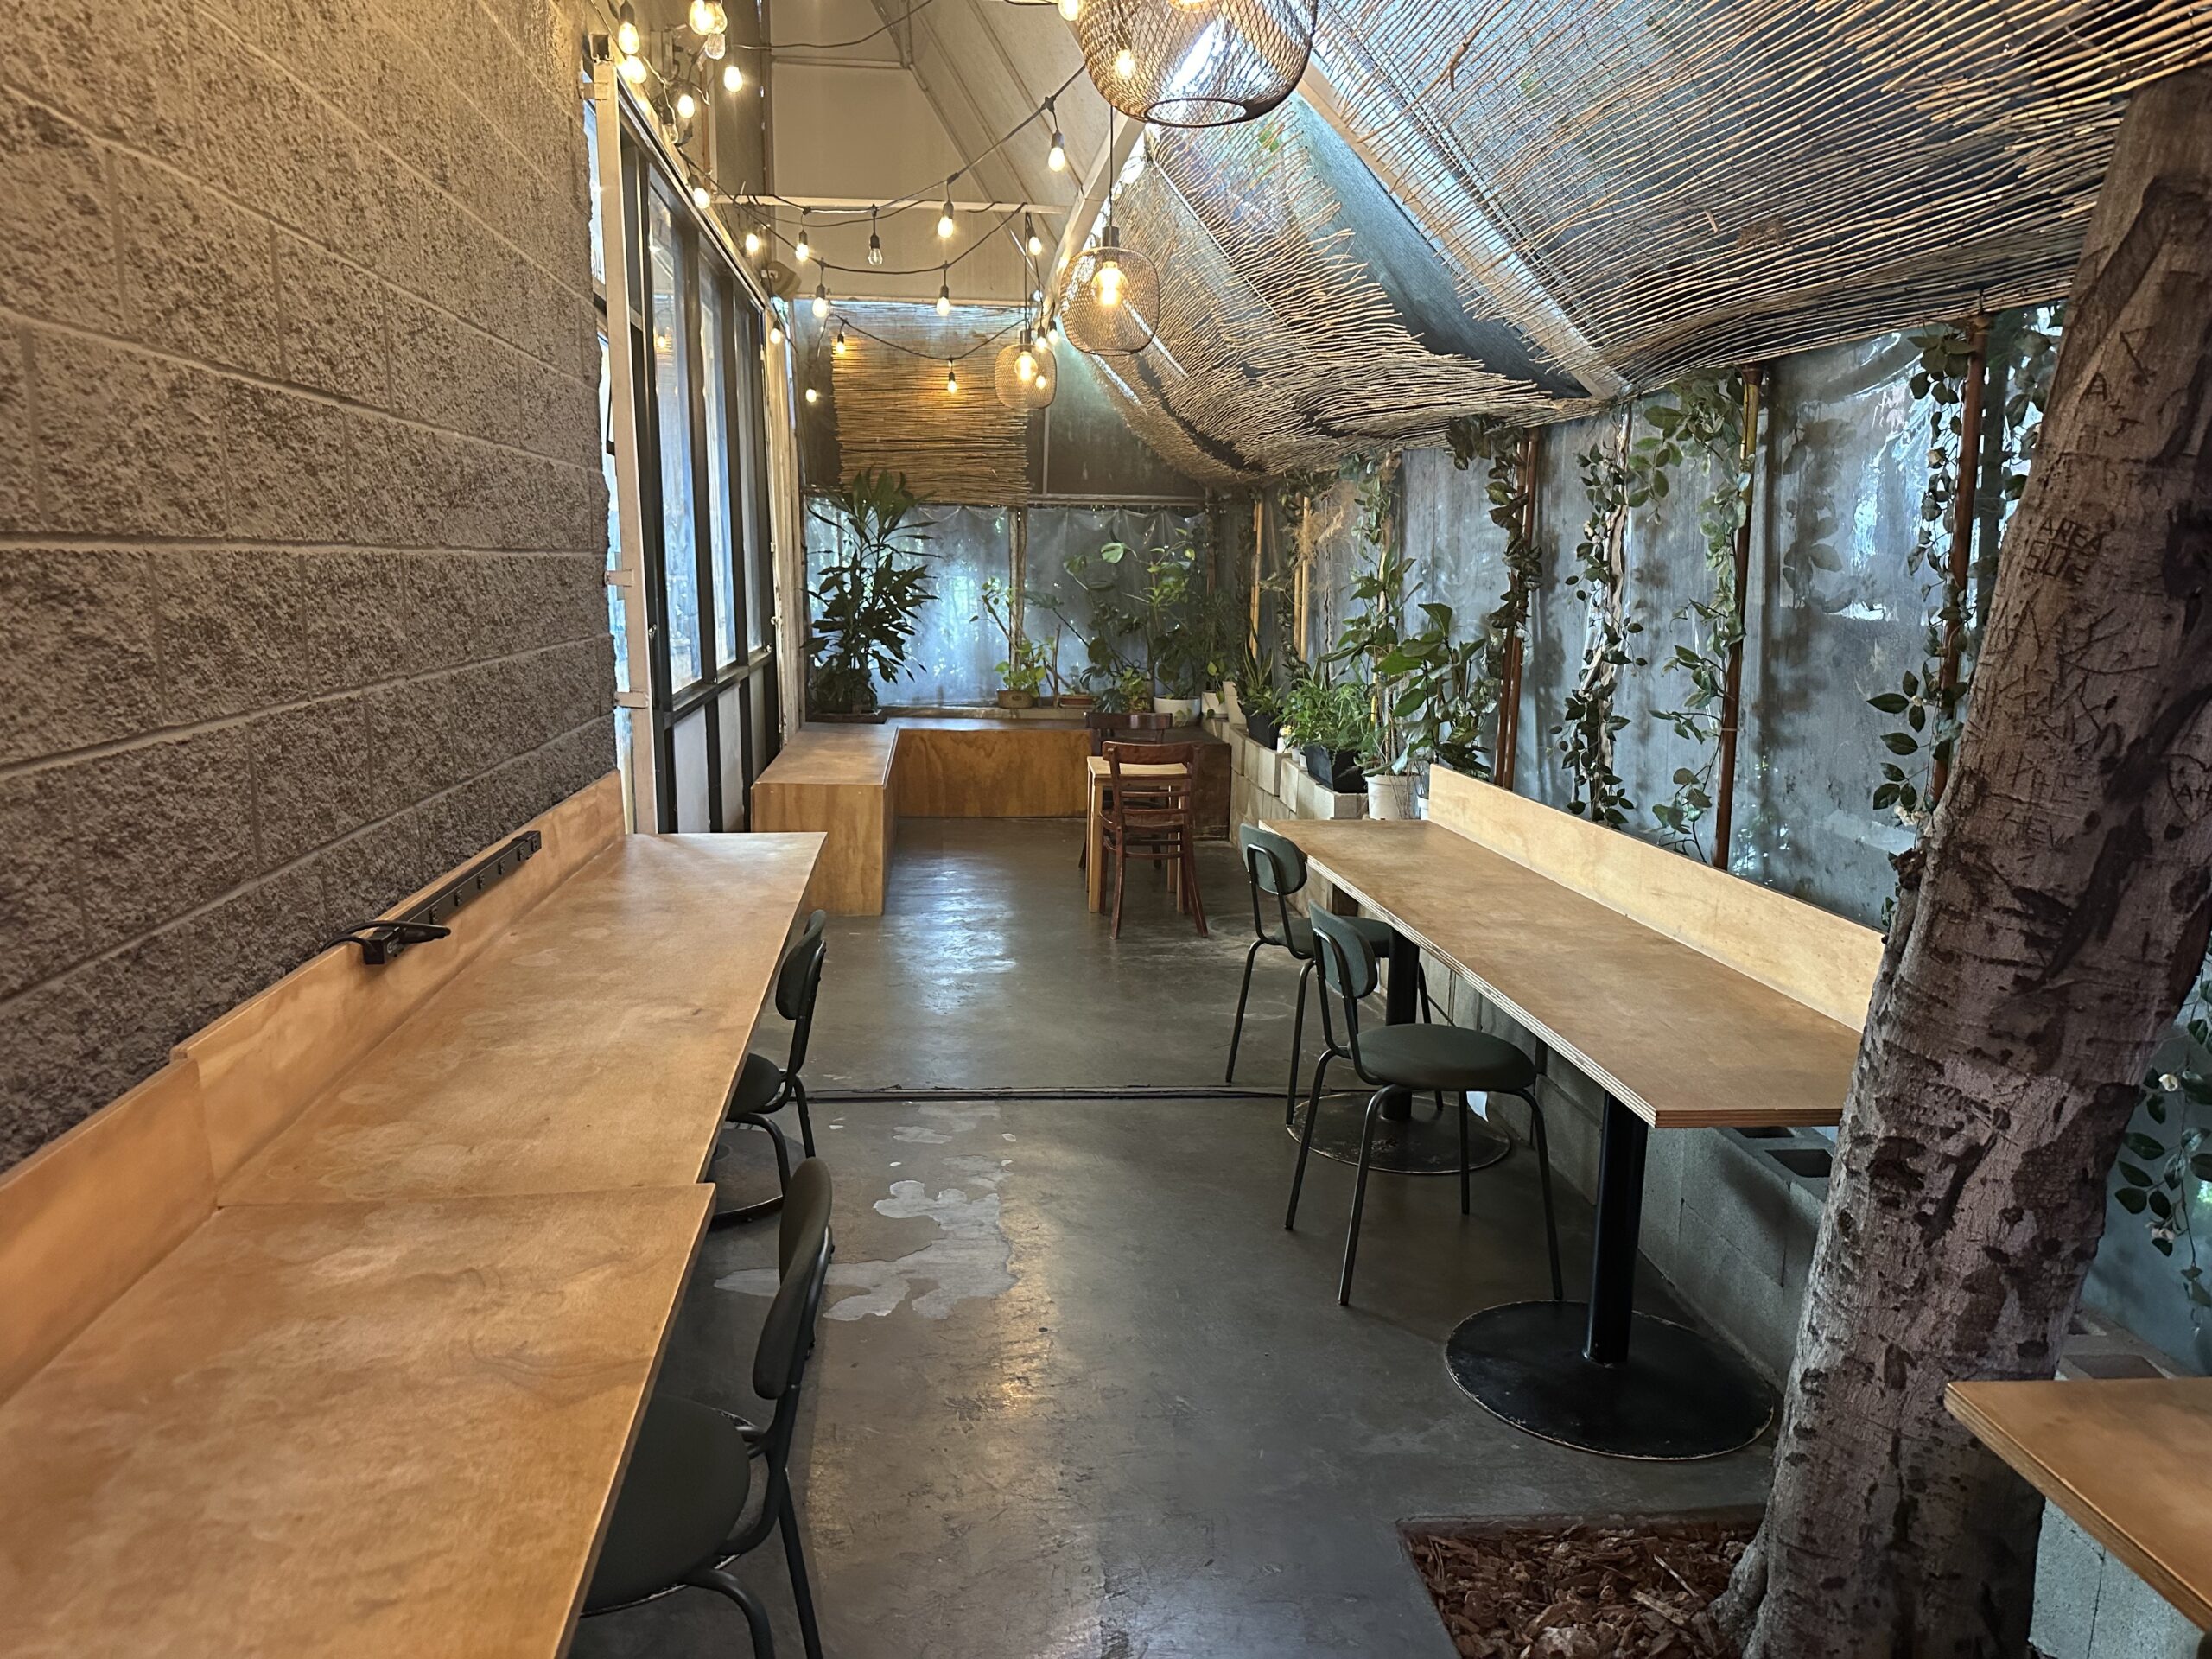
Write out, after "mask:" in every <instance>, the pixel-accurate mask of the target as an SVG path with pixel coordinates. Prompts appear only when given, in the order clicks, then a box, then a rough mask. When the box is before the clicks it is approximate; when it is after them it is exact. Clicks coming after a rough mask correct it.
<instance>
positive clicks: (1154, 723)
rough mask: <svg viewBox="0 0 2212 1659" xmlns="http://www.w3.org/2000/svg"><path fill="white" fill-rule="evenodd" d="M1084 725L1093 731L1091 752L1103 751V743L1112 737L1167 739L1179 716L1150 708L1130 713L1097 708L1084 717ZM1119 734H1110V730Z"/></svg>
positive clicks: (1121, 739) (1147, 740) (1126, 740)
mask: <svg viewBox="0 0 2212 1659" xmlns="http://www.w3.org/2000/svg"><path fill="white" fill-rule="evenodd" d="M1083 724H1084V729H1085V730H1086V731H1088V732H1089V733H1090V752H1091V753H1093V754H1098V753H1103V750H1102V748H1101V747H1100V746H1101V745H1102V744H1104V743H1106V742H1109V741H1112V742H1119V743H1165V742H1166V741H1167V734H1168V732H1169V731H1170V730H1171V729H1173V727H1174V724H1175V716H1174V715H1155V714H1153V713H1151V712H1150V711H1149V710H1147V711H1146V712H1143V713H1141V714H1140V713H1131V714H1126V715H1102V714H1099V713H1097V712H1096V711H1095V710H1094V711H1093V712H1091V713H1090V714H1087V715H1084V717H1083ZM1109 733H1112V734H1116V735H1114V736H1113V737H1111V738H1109V736H1108V734H1109Z"/></svg>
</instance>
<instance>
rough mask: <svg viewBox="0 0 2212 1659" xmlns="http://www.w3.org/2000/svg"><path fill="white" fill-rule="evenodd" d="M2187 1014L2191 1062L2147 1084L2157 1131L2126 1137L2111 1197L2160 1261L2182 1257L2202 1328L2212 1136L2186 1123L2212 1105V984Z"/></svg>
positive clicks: (2147, 1112)
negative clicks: (2140, 1223)
mask: <svg viewBox="0 0 2212 1659" xmlns="http://www.w3.org/2000/svg"><path fill="white" fill-rule="evenodd" d="M2183 1014H2184V1015H2185V1018H2184V1019H2183V1024H2182V1029H2183V1032H2184V1033H2186V1035H2187V1039H2188V1054H2189V1058H2188V1059H2186V1060H2184V1061H2183V1062H2180V1063H2179V1065H2178V1069H2177V1070H2176V1071H2164V1072H2159V1073H2156V1074H2154V1075H2152V1076H2151V1077H2145V1078H2144V1079H2143V1103H2142V1116H2144V1117H2145V1118H2147V1119H2148V1120H2149V1122H2151V1123H2152V1125H2153V1126H2154V1127H2155V1128H2156V1130H2157V1131H2158V1132H2157V1133H2155V1134H2153V1133H2152V1132H2150V1131H2149V1130H2144V1129H2131V1130H2130V1131H2129V1132H2128V1135H2127V1138H2126V1141H2123V1142H2122V1143H2121V1152H2120V1162H2119V1164H2118V1165H2117V1166H2115V1168H2114V1170H2113V1176H2114V1179H2115V1185H2114V1186H2113V1201H2114V1202H2115V1203H2117V1204H2118V1205H2120V1208H2121V1209H2123V1210H2125V1211H2127V1212H2128V1213H2129V1214H2130V1215H2133V1216H2139V1217H2142V1218H2143V1220H2144V1222H2145V1224H2147V1225H2148V1226H2149V1228H2150V1230H2151V1243H2152V1246H2153V1247H2154V1248H2155V1249H2157V1250H2158V1253H2159V1254H2160V1255H2164V1256H2166V1257H2168V1258H2169V1259H2175V1258H2178V1260H2179V1262H2180V1265H2181V1280H2182V1286H2183V1290H2184V1292H2185V1293H2186V1294H2187V1295H2188V1297H2189V1307H2190V1320H2191V1322H2192V1323H2194V1324H2196V1325H2200V1326H2201V1325H2203V1324H2204V1322H2205V1317H2204V1316H2205V1315H2206V1313H2212V1289H2208V1288H2207V1287H2206V1285H2205V1282H2204V1264H2203V1262H2202V1260H2201V1259H2200V1258H2199V1256H2198V1254H2197V1241H2196V1228H2195V1217H2196V1210H2197V1208H2198V1205H2199V1202H2200V1193H2201V1190H2202V1187H2203V1186H2204V1185H2205V1184H2206V1183H2208V1182H2212V1134H2208V1133H2207V1131H2206V1130H2205V1129H2203V1128H2201V1127H2198V1126H2197V1125H2196V1124H2193V1123H2191V1122H2189V1121H2188V1120H2189V1116H2190V1113H2191V1112H2192V1111H2194V1112H2196V1113H2200V1114H2201V1113H2202V1112H2203V1111H2204V1109H2206V1108H2208V1107H2212V1076H2208V1072H2212V1059H2208V1057H2212V978H2208V979H2207V980H2205V981H2204V982H2203V983H2202V984H2200V985H2199V986H2198V987H2197V988H2196V995H2194V996H2192V997H2191V998H2190V1002H2189V1005H2188V1007H2185V1008H2184V1009H2183ZM2177 1107H2178V1110H2177Z"/></svg>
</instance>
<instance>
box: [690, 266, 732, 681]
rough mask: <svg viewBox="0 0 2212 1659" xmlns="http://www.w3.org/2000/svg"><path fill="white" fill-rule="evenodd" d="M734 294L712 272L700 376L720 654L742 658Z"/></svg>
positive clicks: (721, 658) (702, 315)
mask: <svg viewBox="0 0 2212 1659" xmlns="http://www.w3.org/2000/svg"><path fill="white" fill-rule="evenodd" d="M728 372H729V294H728V284H727V283H726V281H725V280H724V278H723V277H722V276H721V273H720V272H718V271H717V272H715V273H712V274H710V275H709V278H708V281H707V283H706V286H705V289H703V291H702V295H701V303H700V307H699V378H700V385H701V391H702V407H703V408H704V410H706V424H707V533H708V536H709V543H710V551H711V552H712V554H713V558H712V560H711V562H710V566H709V568H710V569H711V572H712V575H713V579H714V588H715V660H716V661H717V662H720V663H734V662H736V661H738V660H739V652H738V649H737V566H736V559H735V556H734V552H733V547H734V539H733V535H732V531H733V526H732V524H731V522H730V513H731V508H732V506H733V505H734V503H733V501H732V499H731V496H730V488H729V477H730V467H729V462H730V454H729V443H730V432H729V384H728V379H727V378H726V377H727V376H728Z"/></svg>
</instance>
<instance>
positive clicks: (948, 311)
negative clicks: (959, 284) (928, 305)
mask: <svg viewBox="0 0 2212 1659" xmlns="http://www.w3.org/2000/svg"><path fill="white" fill-rule="evenodd" d="M937 314H938V315H939V316H940V317H949V316H950V315H952V273H951V272H950V271H947V272H946V273H945V278H944V281H943V282H942V283H938V289H937Z"/></svg>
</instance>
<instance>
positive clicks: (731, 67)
mask: <svg viewBox="0 0 2212 1659" xmlns="http://www.w3.org/2000/svg"><path fill="white" fill-rule="evenodd" d="M744 90H745V71H744V70H742V69H741V68H739V67H737V66H736V65H735V64H734V63H726V64H724V65H722V91H724V92H743V91H744Z"/></svg>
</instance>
